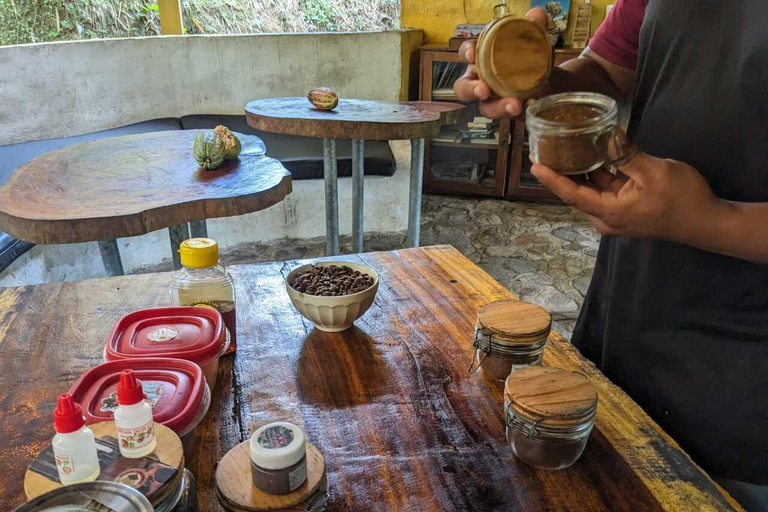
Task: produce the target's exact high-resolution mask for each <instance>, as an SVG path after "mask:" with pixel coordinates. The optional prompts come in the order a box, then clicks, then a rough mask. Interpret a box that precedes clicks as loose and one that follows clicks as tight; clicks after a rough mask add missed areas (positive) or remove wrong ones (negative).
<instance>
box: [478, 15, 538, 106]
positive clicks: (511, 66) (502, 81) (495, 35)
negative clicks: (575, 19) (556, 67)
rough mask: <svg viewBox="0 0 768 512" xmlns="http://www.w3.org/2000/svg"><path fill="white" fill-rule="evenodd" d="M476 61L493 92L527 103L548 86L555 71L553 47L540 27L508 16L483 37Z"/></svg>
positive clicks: (484, 32) (491, 25) (479, 42)
mask: <svg viewBox="0 0 768 512" xmlns="http://www.w3.org/2000/svg"><path fill="white" fill-rule="evenodd" d="M476 61H477V69H478V75H479V77H480V79H481V80H483V81H484V82H485V83H487V84H488V86H489V87H490V88H491V89H492V90H493V92H494V93H496V94H497V95H498V96H500V97H502V98H504V97H509V96H511V97H514V98H518V99H521V100H525V99H528V98H530V97H531V96H533V95H534V94H536V93H537V92H538V91H539V90H541V89H542V87H543V86H544V85H545V83H546V81H547V78H548V77H549V72H550V70H551V69H552V47H551V46H550V45H549V41H548V40H547V34H546V32H545V30H544V28H543V27H542V26H541V25H540V24H538V23H536V22H534V21H531V20H529V19H526V18H516V17H513V16H505V17H503V18H499V19H498V20H495V21H494V22H492V23H491V24H490V25H488V26H487V27H486V28H485V30H483V32H482V34H480V38H479V39H478V41H477V57H476Z"/></svg>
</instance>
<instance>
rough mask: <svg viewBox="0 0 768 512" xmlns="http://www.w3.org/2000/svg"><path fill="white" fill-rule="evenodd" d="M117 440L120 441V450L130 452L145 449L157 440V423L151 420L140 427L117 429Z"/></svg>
mask: <svg viewBox="0 0 768 512" xmlns="http://www.w3.org/2000/svg"><path fill="white" fill-rule="evenodd" d="M117 438H118V439H119V440H120V448H125V449H128V450H138V449H140V448H144V447H145V446H147V445H148V444H149V443H151V442H152V440H153V439H154V438H155V423H154V421H152V420H149V421H148V422H147V423H145V424H144V425H142V426H140V427H134V428H122V427H117Z"/></svg>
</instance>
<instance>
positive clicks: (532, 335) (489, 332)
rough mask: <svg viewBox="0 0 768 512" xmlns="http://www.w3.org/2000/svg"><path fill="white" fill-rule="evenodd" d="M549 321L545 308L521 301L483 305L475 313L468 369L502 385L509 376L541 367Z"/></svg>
mask: <svg viewBox="0 0 768 512" xmlns="http://www.w3.org/2000/svg"><path fill="white" fill-rule="evenodd" d="M551 325H552V317H551V316H550V314H549V313H548V312H547V310H545V309H544V308H542V307H540V306H537V305H536V304H531V303H529V302H524V301H521V300H500V301H495V302H491V303H490V304H486V305H484V306H483V307H481V308H480V310H479V311H478V313H477V324H476V326H475V340H474V343H473V344H472V345H473V347H474V348H475V353H474V356H473V358H472V363H471V364H470V367H469V373H470V374H472V373H474V372H475V371H477V370H478V369H479V370H480V371H481V372H482V373H483V374H484V375H487V376H488V377H490V378H491V379H493V380H496V381H500V382H503V381H504V380H505V379H506V378H507V377H508V376H509V374H510V373H512V372H514V371H516V370H518V369H520V368H526V367H528V366H535V365H540V364H541V361H542V358H543V355H544V349H545V348H546V347H547V338H548V337H549V331H550V328H551Z"/></svg>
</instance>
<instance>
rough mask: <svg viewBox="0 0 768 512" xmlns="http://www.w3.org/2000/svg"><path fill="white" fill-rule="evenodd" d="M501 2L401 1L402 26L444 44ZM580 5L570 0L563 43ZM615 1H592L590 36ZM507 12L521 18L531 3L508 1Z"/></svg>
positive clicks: (485, 20)
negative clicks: (414, 29) (460, 25)
mask: <svg viewBox="0 0 768 512" xmlns="http://www.w3.org/2000/svg"><path fill="white" fill-rule="evenodd" d="M500 3H501V0H475V1H471V2H470V1H467V0H427V1H425V0H401V4H400V20H401V23H400V24H401V26H403V27H407V28H418V29H421V30H423V31H424V38H425V41H426V42H428V43H445V42H447V41H448V39H450V38H451V37H453V30H454V28H455V27H456V25H458V24H460V23H488V22H489V21H490V20H491V18H492V17H493V6H494V5H498V4H500ZM579 3H583V1H578V0H571V10H570V19H569V23H568V30H567V31H566V35H565V40H566V41H570V40H571V34H572V31H573V24H574V23H575V22H574V18H575V13H576V5H577V4H579ZM614 3H616V0H592V32H593V33H594V31H595V30H597V27H598V26H599V25H600V23H602V21H603V19H604V18H605V7H606V5H609V4H614ZM507 5H508V12H510V13H511V14H515V15H518V16H522V15H524V14H525V13H526V12H527V11H528V9H530V7H531V1H530V0H507Z"/></svg>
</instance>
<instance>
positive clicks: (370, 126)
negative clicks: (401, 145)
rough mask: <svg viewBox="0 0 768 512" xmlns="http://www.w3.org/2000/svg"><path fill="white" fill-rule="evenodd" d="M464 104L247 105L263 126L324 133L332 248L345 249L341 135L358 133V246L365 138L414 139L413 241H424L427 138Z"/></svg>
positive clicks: (359, 246)
mask: <svg viewBox="0 0 768 512" xmlns="http://www.w3.org/2000/svg"><path fill="white" fill-rule="evenodd" d="M463 109H464V106H463V105H459V104H457V103H444V102H431V101H408V102H405V101H373V100H347V99H341V100H340V101H339V105H338V106H337V107H336V108H335V109H334V110H332V111H325V110H319V109H316V108H314V107H313V106H312V104H311V103H309V101H308V100H307V98H272V99H264V100H256V101H252V102H250V103H248V105H246V107H245V115H246V118H247V120H248V124H249V125H251V126H253V127H254V128H257V129H259V130H264V131H267V132H274V133H282V134H287V135H301V136H304V137H316V138H320V137H322V139H323V160H324V162H323V164H324V165H323V168H324V175H325V232H326V254H328V255H332V254H338V253H339V193H338V185H337V170H336V139H352V248H353V251H354V252H363V204H364V178H365V169H364V168H363V167H364V165H363V164H364V160H365V156H364V152H365V145H364V141H365V140H384V141H389V140H410V141H411V183H410V191H409V193H408V238H407V239H406V245H407V246H408V247H418V246H419V233H420V231H419V230H420V222H421V190H422V182H423V179H424V139H425V138H426V137H431V136H434V135H437V134H439V133H440V127H441V126H443V125H446V124H455V123H458V122H459V117H460V115H461V112H462V110H463Z"/></svg>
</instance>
